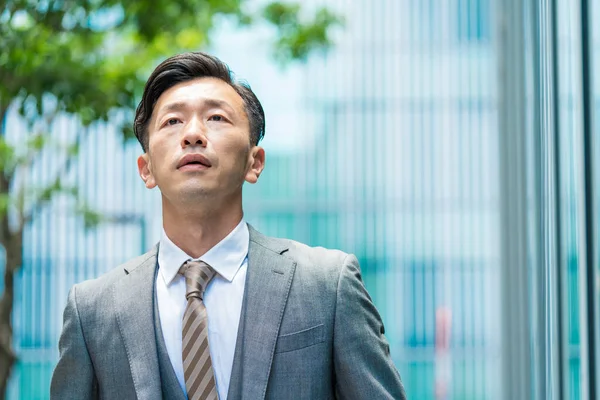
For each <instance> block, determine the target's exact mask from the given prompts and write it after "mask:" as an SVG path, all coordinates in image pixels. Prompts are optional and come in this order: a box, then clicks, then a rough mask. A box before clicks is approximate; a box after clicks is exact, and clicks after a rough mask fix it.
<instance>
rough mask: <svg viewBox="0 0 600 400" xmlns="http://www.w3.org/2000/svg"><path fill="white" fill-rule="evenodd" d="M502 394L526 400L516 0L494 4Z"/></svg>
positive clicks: (522, 121)
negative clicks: (497, 99)
mask: <svg viewBox="0 0 600 400" xmlns="http://www.w3.org/2000/svg"><path fill="white" fill-rule="evenodd" d="M497 11H498V13H497V16H498V18H499V20H498V24H497V25H498V34H499V36H498V42H499V52H498V60H499V62H498V63H499V65H498V67H499V102H500V104H499V112H498V118H499V142H500V165H499V169H500V187H501V192H500V193H501V224H502V248H501V250H502V253H501V301H502V316H501V318H502V322H501V326H502V332H501V336H502V339H501V344H502V347H501V351H502V381H503V382H502V385H501V387H502V391H503V392H502V393H501V396H502V398H504V399H530V398H532V396H531V394H532V390H531V388H532V373H531V372H532V349H531V341H530V339H531V325H530V321H531V315H530V306H529V305H530V299H529V288H530V284H529V283H530V276H529V269H528V253H527V242H528V237H527V235H528V232H529V230H528V214H527V186H526V184H527V182H526V181H527V151H526V150H527V125H526V107H527V102H526V79H525V76H526V59H525V43H524V39H525V38H526V37H527V36H526V32H525V27H524V5H523V3H522V2H521V0H506V1H502V2H498V8H497Z"/></svg>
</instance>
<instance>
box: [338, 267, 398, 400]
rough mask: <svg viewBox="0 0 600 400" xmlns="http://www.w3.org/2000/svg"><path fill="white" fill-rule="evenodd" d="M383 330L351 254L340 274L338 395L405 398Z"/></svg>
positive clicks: (353, 397) (360, 397)
mask: <svg viewBox="0 0 600 400" xmlns="http://www.w3.org/2000/svg"><path fill="white" fill-rule="evenodd" d="M383 333H384V328H383V323H382V321H381V317H380V316H379V313H378V312H377V309H376V308H375V306H374V305H373V302H372V301H371V298H370V297H369V294H368V293H367V290H366V289H365V287H364V285H363V282H362V280H361V276H360V267H359V265H358V260H357V259H356V257H355V256H353V255H348V256H346V258H345V260H344V262H343V265H342V270H341V272H340V276H339V281H338V288H337V299H336V309H335V326H334V340H333V346H334V349H333V350H334V366H335V380H336V393H337V397H338V398H340V399H394V400H405V399H406V394H405V392H404V388H403V386H402V382H401V380H400V375H399V373H398V371H397V370H396V367H395V366H394V364H393V362H392V359H391V357H390V351H389V344H388V342H387V340H386V338H385V336H384V335H383Z"/></svg>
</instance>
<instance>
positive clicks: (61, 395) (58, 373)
mask: <svg viewBox="0 0 600 400" xmlns="http://www.w3.org/2000/svg"><path fill="white" fill-rule="evenodd" d="M76 289H77V286H74V287H73V288H72V289H71V291H70V292H69V298H68V300H67V306H66V307H65V312H64V315H63V330H62V333H61V335H60V340H59V344H58V348H59V353H60V357H59V360H58V364H57V365H56V368H55V369H54V373H53V375H52V382H51V385H50V398H51V399H52V400H62V399H96V398H98V391H97V387H98V385H97V381H96V377H95V374H94V367H93V365H92V361H91V359H90V355H89V353H88V350H87V347H86V343H85V338H84V336H83V330H82V328H81V319H80V317H79V310H78V309H77V293H76Z"/></svg>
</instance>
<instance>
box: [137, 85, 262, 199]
mask: <svg viewBox="0 0 600 400" xmlns="http://www.w3.org/2000/svg"><path fill="white" fill-rule="evenodd" d="M148 139H149V143H148V152H147V153H145V154H142V155H141V156H140V157H139V158H138V169H139V172H140V176H141V177H142V179H143V180H144V182H145V184H146V187H148V188H153V187H155V186H158V187H159V188H160V190H161V193H162V195H163V196H164V197H166V198H167V199H169V200H170V201H171V202H172V203H176V204H177V203H182V202H184V203H185V202H193V201H198V200H201V199H202V198H210V199H214V200H227V199H229V198H231V197H232V196H235V195H239V194H240V193H241V188H242V184H243V183H244V181H248V182H250V183H255V182H256V181H257V179H258V176H259V175H260V173H261V171H262V168H263V165H264V150H263V149H262V148H260V147H258V146H252V145H251V143H250V127H249V122H248V117H247V116H246V112H245V109H244V102H243V100H242V98H241V97H240V96H239V95H238V94H237V92H236V91H235V90H234V89H233V88H232V87H231V86H230V85H228V84H227V83H226V82H223V81H222V80H220V79H216V78H199V79H194V80H191V81H187V82H183V83H179V84H177V85H175V86H173V87H171V88H169V89H168V90H166V91H165V92H164V93H163V94H162V95H161V96H160V97H159V99H158V101H157V102H156V105H155V106H154V110H153V112H152V118H151V119H150V121H149V124H148Z"/></svg>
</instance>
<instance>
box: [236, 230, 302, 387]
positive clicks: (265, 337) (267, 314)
mask: <svg viewBox="0 0 600 400" xmlns="http://www.w3.org/2000/svg"><path fill="white" fill-rule="evenodd" d="M249 229H250V247H249V250H248V272H247V275H246V287H245V290H244V300H243V305H242V314H241V316H240V325H239V328H238V338H237V343H236V350H235V355H234V361H233V368H232V376H231V381H230V386H229V395H228V398H230V399H237V398H242V397H243V398H249V399H263V398H264V397H265V393H266V390H267V383H268V381H269V374H270V371H271V364H272V362H273V354H274V351H275V344H276V343H277V337H278V335H279V327H280V325H281V320H282V318H283V311H284V309H285V305H286V303H287V298H288V294H289V290H290V286H291V284H292V278H293V277H294V271H295V268H296V263H295V262H294V261H293V260H291V259H290V258H288V257H285V256H283V255H281V253H283V252H284V251H285V250H287V247H281V242H280V241H275V240H273V239H269V238H267V237H266V236H263V235H261V234H260V233H258V232H257V231H255V230H254V229H253V228H252V227H250V226H249ZM278 245H279V246H278Z"/></svg>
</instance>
